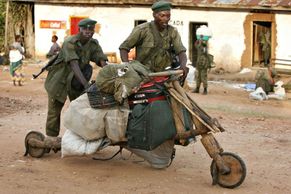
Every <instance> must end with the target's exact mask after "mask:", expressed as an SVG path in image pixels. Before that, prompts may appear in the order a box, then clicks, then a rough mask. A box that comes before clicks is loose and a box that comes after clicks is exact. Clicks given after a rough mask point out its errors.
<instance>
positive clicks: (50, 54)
mask: <svg viewBox="0 0 291 194" xmlns="http://www.w3.org/2000/svg"><path fill="white" fill-rule="evenodd" d="M51 41H52V43H53V45H52V46H51V48H50V50H49V52H48V53H47V55H46V57H47V58H51V57H53V56H55V55H57V54H58V53H59V52H60V50H61V47H60V46H59V44H58V43H57V41H58V36H57V35H53V36H52V40H51Z"/></svg>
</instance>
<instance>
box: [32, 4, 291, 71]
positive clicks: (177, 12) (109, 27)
mask: <svg viewBox="0 0 291 194" xmlns="http://www.w3.org/2000/svg"><path fill="white" fill-rule="evenodd" d="M52 13H53V14H52ZM171 13H172V16H171V24H172V25H173V26H175V27H176V28H177V29H178V31H179V32H180V34H181V37H182V42H183V43H184V45H185V47H186V48H187V50H188V51H189V49H188V47H189V24H190V22H207V23H208V26H209V27H210V29H211V30H212V32H213V37H212V38H211V39H210V41H209V46H210V48H209V52H210V53H211V54H213V55H214V60H215V63H216V65H217V67H223V68H224V69H226V70H228V71H231V72H234V71H239V70H240V68H241V65H242V64H241V57H242V54H243V51H244V50H245V43H244V39H245V37H244V29H243V23H244V21H245V18H246V16H247V14H248V13H247V12H230V11H229V12H225V11H224V12H222V11H197V10H181V9H173V10H172V12H171ZM70 16H75V17H76V16H89V17H90V18H92V19H95V20H97V21H98V23H99V24H101V30H100V34H95V35H94V37H95V38H97V39H98V41H99V42H100V45H101V46H102V48H103V50H104V52H116V54H117V56H118V57H119V49H118V47H119V45H120V44H121V43H122V42H123V41H124V40H125V38H126V37H127V36H128V35H129V34H130V32H131V31H132V29H133V27H134V21H135V20H147V21H151V20H153V16H152V11H151V9H150V7H148V8H138V7H131V8H121V7H116V8H114V7H96V6H95V7H76V6H72V7H70V6H60V5H59V6H58V5H35V40H36V41H35V42H36V45H35V48H36V55H37V56H44V55H45V54H46V53H47V52H48V50H49V48H50V46H51V42H50V39H51V36H52V32H53V31H56V33H57V35H58V37H59V41H58V42H59V43H62V42H63V39H64V37H65V35H66V33H65V31H66V30H65V29H61V30H55V29H40V26H39V24H40V20H63V21H67V29H68V30H69V28H70V23H69V22H70V21H69V20H70ZM290 18H291V17H290V16H286V15H277V16H276V20H277V21H276V22H277V33H278V34H277V35H278V37H277V39H278V47H277V48H276V56H277V58H279V57H281V56H282V57H283V58H286V56H289V57H291V56H290V55H291V53H290V50H291V49H290V47H291V45H290V44H288V43H290V42H291V36H288V35H289V34H291V26H290V22H291V21H290ZM187 55H189V52H187Z"/></svg>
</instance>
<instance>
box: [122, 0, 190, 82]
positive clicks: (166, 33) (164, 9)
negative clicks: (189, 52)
mask: <svg viewBox="0 0 291 194" xmlns="http://www.w3.org/2000/svg"><path fill="white" fill-rule="evenodd" d="M170 8H171V4H170V3H169V2H166V1H159V2H156V3H155V4H154V5H153V6H152V10H153V17H154V21H152V22H147V23H143V24H141V25H138V26H136V27H135V28H134V29H133V31H132V32H131V34H130V35H129V37H128V38H127V39H126V40H125V41H124V42H123V43H122V44H121V45H120V47H119V49H120V56H121V60H122V61H123V62H128V53H129V51H130V50H131V49H132V48H134V47H135V48H136V60H137V61H139V62H140V63H142V64H143V65H145V66H147V67H148V68H149V70H151V71H153V72H159V71H164V70H165V68H166V67H168V66H171V64H172V62H173V56H172V55H171V54H172V53H171V52H172V51H174V53H175V55H178V58H179V62H180V69H182V70H183V71H184V77H186V75H187V73H188V68H187V67H186V62H187V56H186V48H185V47H184V46H183V43H182V41H181V37H180V35H179V33H178V31H177V29H176V28H174V27H173V26H171V25H168V22H169V20H170V17H171V12H170Z"/></svg>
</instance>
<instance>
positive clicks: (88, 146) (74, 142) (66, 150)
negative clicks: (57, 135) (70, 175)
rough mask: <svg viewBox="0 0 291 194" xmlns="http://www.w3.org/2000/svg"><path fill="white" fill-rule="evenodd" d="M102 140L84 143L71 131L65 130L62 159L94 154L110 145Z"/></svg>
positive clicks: (84, 141)
mask: <svg viewBox="0 0 291 194" xmlns="http://www.w3.org/2000/svg"><path fill="white" fill-rule="evenodd" d="M104 140H105V139H104V138H100V139H98V140H95V141H86V140H85V139H83V138H82V137H80V136H79V135H77V134H76V133H74V132H72V131H71V130H66V131H65V134H64V136H63V137H62V146H61V147H62V157H65V156H83V155H90V154H94V153H95V152H96V151H98V150H101V149H103V148H105V147H107V146H108V145H109V144H110V142H109V141H108V140H107V141H106V140H105V141H104ZM105 142H106V143H105Z"/></svg>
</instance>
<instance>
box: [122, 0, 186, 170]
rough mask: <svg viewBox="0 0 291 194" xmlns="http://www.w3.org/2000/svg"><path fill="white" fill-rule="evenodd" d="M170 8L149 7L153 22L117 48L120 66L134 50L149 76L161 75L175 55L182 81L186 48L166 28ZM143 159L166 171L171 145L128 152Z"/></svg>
mask: <svg viewBox="0 0 291 194" xmlns="http://www.w3.org/2000/svg"><path fill="white" fill-rule="evenodd" d="M170 9H171V4H170V3H169V2H167V1H158V2H156V3H154V4H153V5H152V10H153V17H154V21H152V22H148V23H143V24H141V25H138V26H136V27H135V28H134V29H133V31H132V32H131V34H130V35H129V37H128V38H127V39H126V40H125V41H124V42H123V43H122V44H121V45H120V47H119V49H120V56H121V60H122V61H123V62H125V63H126V62H128V53H129V51H130V49H132V48H134V47H135V49H136V60H137V61H139V62H140V63H142V64H143V65H145V66H146V67H147V68H148V69H149V70H150V71H152V72H159V71H164V70H165V68H166V67H168V66H171V65H172V62H173V56H172V55H171V52H174V53H175V54H176V55H178V58H179V62H180V69H182V70H183V72H184V74H183V77H186V76H187V73H188V68H187V67H186V62H187V56H186V48H185V47H184V46H183V44H182V41H181V37H180V35H179V33H178V31H177V29H175V28H174V27H173V26H170V25H168V22H169V21H170V17H171V12H170ZM129 150H130V151H131V152H133V153H135V154H136V155H138V156H141V157H142V158H144V159H145V160H146V161H147V162H149V163H150V164H151V166H152V167H154V168H166V167H168V165H169V163H170V160H171V157H172V154H173V151H174V141H173V140H168V141H166V142H164V143H163V144H161V145H160V146H158V147H157V148H156V149H154V150H152V151H146V150H140V149H129Z"/></svg>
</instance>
